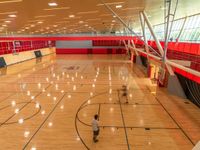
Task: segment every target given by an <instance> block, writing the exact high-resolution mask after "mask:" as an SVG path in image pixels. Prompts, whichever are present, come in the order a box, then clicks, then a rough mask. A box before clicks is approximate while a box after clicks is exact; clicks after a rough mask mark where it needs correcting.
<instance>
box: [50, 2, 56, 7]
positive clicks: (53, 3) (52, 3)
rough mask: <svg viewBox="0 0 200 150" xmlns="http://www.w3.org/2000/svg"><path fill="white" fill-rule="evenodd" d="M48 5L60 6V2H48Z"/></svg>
mask: <svg viewBox="0 0 200 150" xmlns="http://www.w3.org/2000/svg"><path fill="white" fill-rule="evenodd" d="M48 5H49V6H51V7H55V6H58V4H57V3H55V2H51V3H48Z"/></svg>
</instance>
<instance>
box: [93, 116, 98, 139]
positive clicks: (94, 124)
mask: <svg viewBox="0 0 200 150" xmlns="http://www.w3.org/2000/svg"><path fill="white" fill-rule="evenodd" d="M98 118H99V116H98V115H97V114H96V115H94V119H93V120H92V130H93V141H94V142H95V143H96V142H98V139H97V136H98V135H99V121H98Z"/></svg>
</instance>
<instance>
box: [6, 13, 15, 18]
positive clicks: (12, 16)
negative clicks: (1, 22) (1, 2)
mask: <svg viewBox="0 0 200 150" xmlns="http://www.w3.org/2000/svg"><path fill="white" fill-rule="evenodd" d="M8 16H9V17H11V18H15V17H17V15H14V14H13V15H8Z"/></svg>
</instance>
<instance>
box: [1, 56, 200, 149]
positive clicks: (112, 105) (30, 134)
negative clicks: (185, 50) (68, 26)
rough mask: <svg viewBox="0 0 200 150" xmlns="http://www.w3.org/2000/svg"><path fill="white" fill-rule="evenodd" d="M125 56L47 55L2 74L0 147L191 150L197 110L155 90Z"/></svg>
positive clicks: (195, 138)
mask: <svg viewBox="0 0 200 150" xmlns="http://www.w3.org/2000/svg"><path fill="white" fill-rule="evenodd" d="M125 57H126V56H125V55H57V56H56V55H54V54H52V55H48V56H45V57H43V58H40V59H37V60H35V59H33V60H30V61H27V62H24V63H20V64H16V65H12V66H9V67H7V69H6V70H5V68H4V69H2V70H1V77H0V78H1V80H0V92H1V94H0V99H1V101H0V104H1V105H0V106H1V107H0V114H1V115H0V122H1V123H0V133H1V134H0V145H1V148H0V149H2V150H8V149H13V150H14V149H27V150H29V149H31V150H44V149H46V150H47V149H48V150H55V149H60V150H61V149H73V150H74V149H95V150H98V149H99V150H100V149H104V150H110V149H115V150H116V149H119V150H125V149H137V150H144V149H145V150H147V149H148V150H155V149H162V150H165V149H166V150H169V149H173V150H175V149H181V150H189V149H192V148H193V146H194V144H195V143H196V142H197V141H198V139H199V138H200V132H199V131H200V126H199V119H200V118H199V116H200V110H199V109H198V108H197V106H195V105H194V104H192V103H190V102H189V103H188V102H187V103H185V102H186V100H185V99H181V98H178V97H176V96H170V95H169V94H167V92H166V91H165V90H162V89H158V88H157V87H156V83H153V82H151V81H150V80H149V79H148V78H147V77H146V76H145V73H144V71H143V70H142V68H141V67H139V66H138V65H135V64H132V63H130V62H129V61H127V59H126V58H125ZM131 68H132V69H131ZM122 85H127V87H128V95H127V97H128V101H129V103H128V104H126V103H125V98H124V97H123V96H122V92H121V88H122ZM183 113H184V115H183ZM95 114H98V115H99V124H100V135H99V137H98V138H99V142H98V143H93V141H92V128H91V121H92V119H93V116H94V115H95Z"/></svg>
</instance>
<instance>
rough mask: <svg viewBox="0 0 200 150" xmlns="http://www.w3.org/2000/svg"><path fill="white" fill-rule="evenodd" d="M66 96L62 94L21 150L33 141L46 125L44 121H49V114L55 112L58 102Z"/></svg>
mask: <svg viewBox="0 0 200 150" xmlns="http://www.w3.org/2000/svg"><path fill="white" fill-rule="evenodd" d="M65 96H66V93H64V94H63V96H62V97H61V98H60V100H59V101H58V102H57V103H56V105H55V106H54V107H53V109H52V110H51V111H50V113H49V114H48V115H47V117H46V118H45V119H44V121H43V122H42V123H41V124H40V126H39V127H38V129H37V130H36V131H35V133H34V134H33V135H32V136H31V137H30V139H29V140H28V142H26V144H25V145H24V147H23V150H25V149H26V147H27V146H28V145H29V144H30V142H31V141H32V140H33V138H34V137H35V135H36V134H37V133H38V132H39V130H40V129H41V128H42V127H43V125H44V124H45V123H46V121H47V120H48V119H49V117H50V116H51V114H52V113H53V112H54V111H55V110H56V108H57V106H58V105H59V104H60V102H61V101H62V100H63V99H64V97H65Z"/></svg>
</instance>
